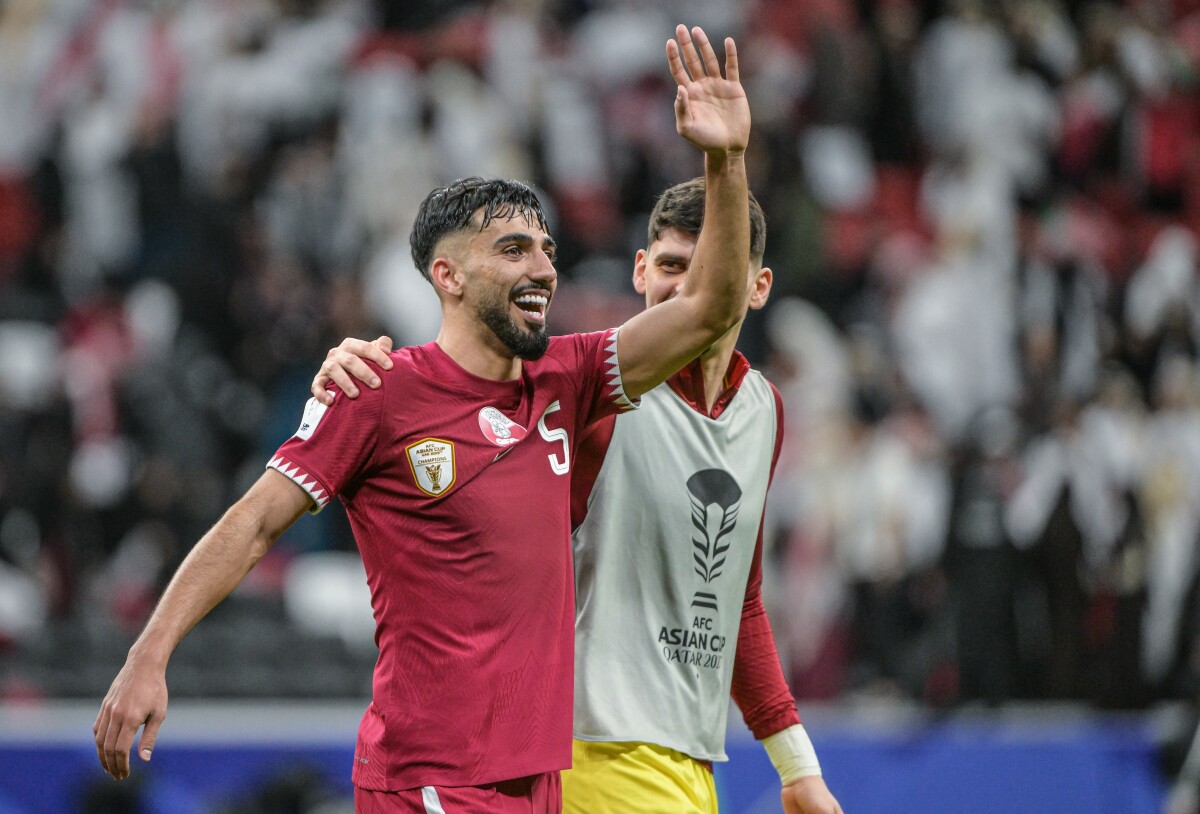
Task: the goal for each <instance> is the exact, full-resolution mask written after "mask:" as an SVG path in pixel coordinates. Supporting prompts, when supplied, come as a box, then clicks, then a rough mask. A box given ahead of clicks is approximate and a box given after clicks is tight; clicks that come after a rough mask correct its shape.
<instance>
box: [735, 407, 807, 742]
mask: <svg viewBox="0 0 1200 814" xmlns="http://www.w3.org/2000/svg"><path fill="white" fill-rule="evenodd" d="M771 391H772V392H773V393H774V394H775V415H776V432H775V452H774V455H773V456H772V458H771V479H772V480H774V478H775V465H776V464H777V463H778V462H779V451H780V449H781V448H782V446H783V399H782V398H781V397H780V395H779V391H778V390H777V389H775V386H774V385H771ZM762 550H763V532H762V521H761V520H760V521H759V525H758V542H757V543H756V544H755V547H754V561H753V563H752V564H751V566H750V578H749V580H747V582H746V599H745V602H744V603H743V604H742V623H741V626H740V627H739V628H738V643H737V654H736V655H735V657H734V661H733V687H732V691H731V694H732V695H733V700H734V702H735V703H736V704H737V705H738V709H740V710H741V711H742V718H744V719H745V721H746V726H748V727H749V728H750V731H751V732H753V733H754V737H755V738H757V739H759V740H762V739H763V738H766V737H768V736H769V735H774V734H775V733H776V732H781V731H782V730H784V729H787V728H788V727H789V726H793V725H795V724H798V723H800V713H799V712H798V711H797V710H796V701H795V699H794V698H792V692H791V690H790V689H788V685H787V681H785V680H784V677H783V667H782V666H781V665H780V663H779V651H778V649H777V648H776V647H775V634H774V633H773V632H772V631H771V622H770V620H769V619H767V609H766V608H765V607H764V606H763V600H762Z"/></svg>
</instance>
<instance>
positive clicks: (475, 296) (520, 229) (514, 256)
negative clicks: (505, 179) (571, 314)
mask: <svg viewBox="0 0 1200 814" xmlns="http://www.w3.org/2000/svg"><path fill="white" fill-rule="evenodd" d="M555 256H556V246H555V243H554V239H553V238H551V237H550V236H549V235H548V234H546V233H545V231H543V230H542V228H541V227H540V226H539V225H538V223H537V221H536V219H533V218H526V217H525V216H524V215H522V214H521V213H515V214H514V215H512V216H511V217H508V218H497V219H495V220H493V221H492V222H491V223H489V224H488V226H487V228H485V229H484V230H483V231H482V232H480V233H479V234H477V235H474V236H473V237H472V238H471V265H472V272H473V273H472V277H473V278H474V280H473V285H472V295H471V300H472V302H471V305H472V307H473V310H474V312H475V315H476V316H477V317H479V319H480V321H481V322H483V323H484V324H485V325H486V326H487V327H488V328H489V329H490V330H491V331H492V333H493V334H494V335H495V336H496V338H497V339H499V340H500V342H501V343H503V344H504V346H505V347H506V348H508V350H509V352H511V353H512V354H513V356H518V357H520V358H522V359H531V360H532V359H539V358H541V356H542V354H544V353H545V352H546V348H547V347H548V346H549V344H550V335H549V333H548V332H547V330H546V316H547V314H548V313H549V310H550V300H551V299H552V298H553V297H554V290H555V288H556V287H557V285H558V273H557V272H556V271H555V268H554V260H555Z"/></svg>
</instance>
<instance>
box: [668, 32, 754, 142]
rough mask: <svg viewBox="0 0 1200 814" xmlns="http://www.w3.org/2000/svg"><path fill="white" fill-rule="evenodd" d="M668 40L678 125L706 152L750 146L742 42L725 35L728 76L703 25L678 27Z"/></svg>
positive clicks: (678, 128) (676, 122)
mask: <svg viewBox="0 0 1200 814" xmlns="http://www.w3.org/2000/svg"><path fill="white" fill-rule="evenodd" d="M675 37H676V38H677V40H678V41H676V40H675V39H671V40H667V64H668V65H669V66H670V68H671V76H673V77H675V81H676V82H677V83H678V85H679V89H678V91H677V93H676V95H675V129H676V130H677V131H678V132H679V135H681V136H683V137H684V138H685V139H687V140H688V141H690V142H691V143H692V144H694V145H696V146H697V147H699V148H700V149H701V150H704V151H705V152H706V153H734V154H740V153H743V152H745V150H746V144H747V143H748V142H749V140H750V103H749V102H748V101H747V99H746V91H745V90H744V89H743V88H742V83H741V76H740V74H739V72H738V58H737V46H736V45H734V42H733V38H732V37H726V38H725V76H724V77H722V76H721V64H720V63H719V62H718V61H717V55H716V52H715V51H713V47H712V43H711V42H709V41H708V35H707V34H705V33H704V30H703V29H702V28H700V27H698V26H697V27H696V28H693V29H692V30H691V32H689V31H688V29H687V26H685V25H679V26H676V28H675Z"/></svg>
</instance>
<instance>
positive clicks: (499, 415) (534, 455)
mask: <svg viewBox="0 0 1200 814" xmlns="http://www.w3.org/2000/svg"><path fill="white" fill-rule="evenodd" d="M551 395H554V394H551ZM576 410H577V405H576V404H575V403H574V402H573V401H571V400H568V399H564V398H522V399H507V400H506V399H495V400H489V399H474V400H470V401H465V400H464V401H454V402H450V403H446V404H443V405H441V406H440V408H435V409H425V410H422V411H420V412H419V413H418V414H417V415H416V416H414V418H413V419H411V420H408V421H406V422H405V423H404V424H403V425H402V426H403V432H400V433H397V434H396V435H395V436H394V437H393V438H392V440H390V441H389V448H388V449H386V450H382V451H381V452H382V453H383V454H381V455H379V456H377V460H379V461H381V463H382V465H383V466H384V467H385V469H386V473H387V476H388V480H390V481H392V482H393V484H394V487H395V488H397V489H399V490H400V491H401V492H403V493H405V494H406V495H407V496H408V497H411V498H412V499H414V500H416V501H418V502H427V501H431V502H440V501H442V500H447V499H449V498H450V497H451V496H453V495H455V494H456V493H458V492H461V491H465V490H467V489H468V488H469V489H470V490H471V492H472V493H473V494H474V495H475V499H477V500H481V499H483V500H486V499H490V498H489V497H488V495H489V494H490V493H491V492H495V493H497V494H501V495H503V494H506V495H508V497H509V498H510V499H518V496H520V498H521V499H528V498H529V497H530V496H535V495H537V494H538V493H540V492H546V491H547V490H550V491H553V490H555V488H556V487H558V486H559V485H560V483H559V482H561V485H562V486H563V488H566V486H567V484H568V482H569V478H570V472H571V468H572V466H573V463H574V461H573V457H574V451H575V441H576V437H575V436H576V427H577V425H578V421H577V413H576Z"/></svg>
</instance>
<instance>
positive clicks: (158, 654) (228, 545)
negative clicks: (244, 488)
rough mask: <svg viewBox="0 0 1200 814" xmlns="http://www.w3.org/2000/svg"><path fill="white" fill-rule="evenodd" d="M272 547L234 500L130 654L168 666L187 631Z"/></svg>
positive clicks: (187, 563) (176, 578) (175, 581)
mask: <svg viewBox="0 0 1200 814" xmlns="http://www.w3.org/2000/svg"><path fill="white" fill-rule="evenodd" d="M269 546H270V541H268V540H265V539H264V536H263V534H262V529H261V525H260V524H259V523H258V522H257V520H256V519H255V518H254V517H253V515H252V513H251V512H249V511H247V510H246V507H244V506H243V505H242V504H241V503H238V504H235V505H234V506H233V507H232V508H230V509H229V511H227V512H226V513H225V516H224V517H222V518H221V519H220V520H219V521H217V524H216V525H215V526H213V527H212V528H211V529H210V530H209V531H208V533H207V534H205V535H204V536H203V537H202V538H200V541H199V542H198V543H197V544H196V546H195V547H194V548H193V549H192V550H191V552H190V553H189V554H188V555H187V558H186V559H184V561H183V564H182V565H180V566H179V570H178V571H176V572H175V576H174V577H172V578H171V582H170V584H169V585H168V586H167V589H166V591H165V592H164V593H163V596H162V598H161V599H160V600H159V603H158V606H157V607H156V608H155V609H154V613H153V614H152V615H151V617H150V621H149V622H148V623H147V625H146V628H145V630H143V631H142V635H141V636H139V637H138V640H137V642H136V643H134V645H133V648H132V649H131V650H130V655H131V656H133V655H137V656H139V657H141V658H145V659H150V660H152V661H153V662H156V663H160V664H162V665H163V666H165V665H166V662H167V660H168V659H169V658H170V655H171V653H172V652H174V650H175V648H176V647H177V646H178V645H179V643H180V642H181V641H182V640H183V637H184V636H186V635H187V633H188V631H190V630H191V629H192V628H193V627H195V625H196V623H197V622H199V621H200V620H201V619H202V618H204V616H205V615H206V614H207V613H208V612H209V611H210V610H212V609H213V608H214V607H216V605H217V604H218V603H219V602H220V601H221V600H222V599H224V598H225V597H226V596H228V595H229V594H230V593H231V592H232V591H233V589H234V588H236V587H237V585H238V583H239V582H241V581H242V578H243V577H245V576H246V574H247V573H248V572H249V571H250V569H251V568H253V567H254V564H255V563H257V562H258V560H259V559H261V557H262V556H263V554H264V553H266V550H267V548H268V547H269Z"/></svg>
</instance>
